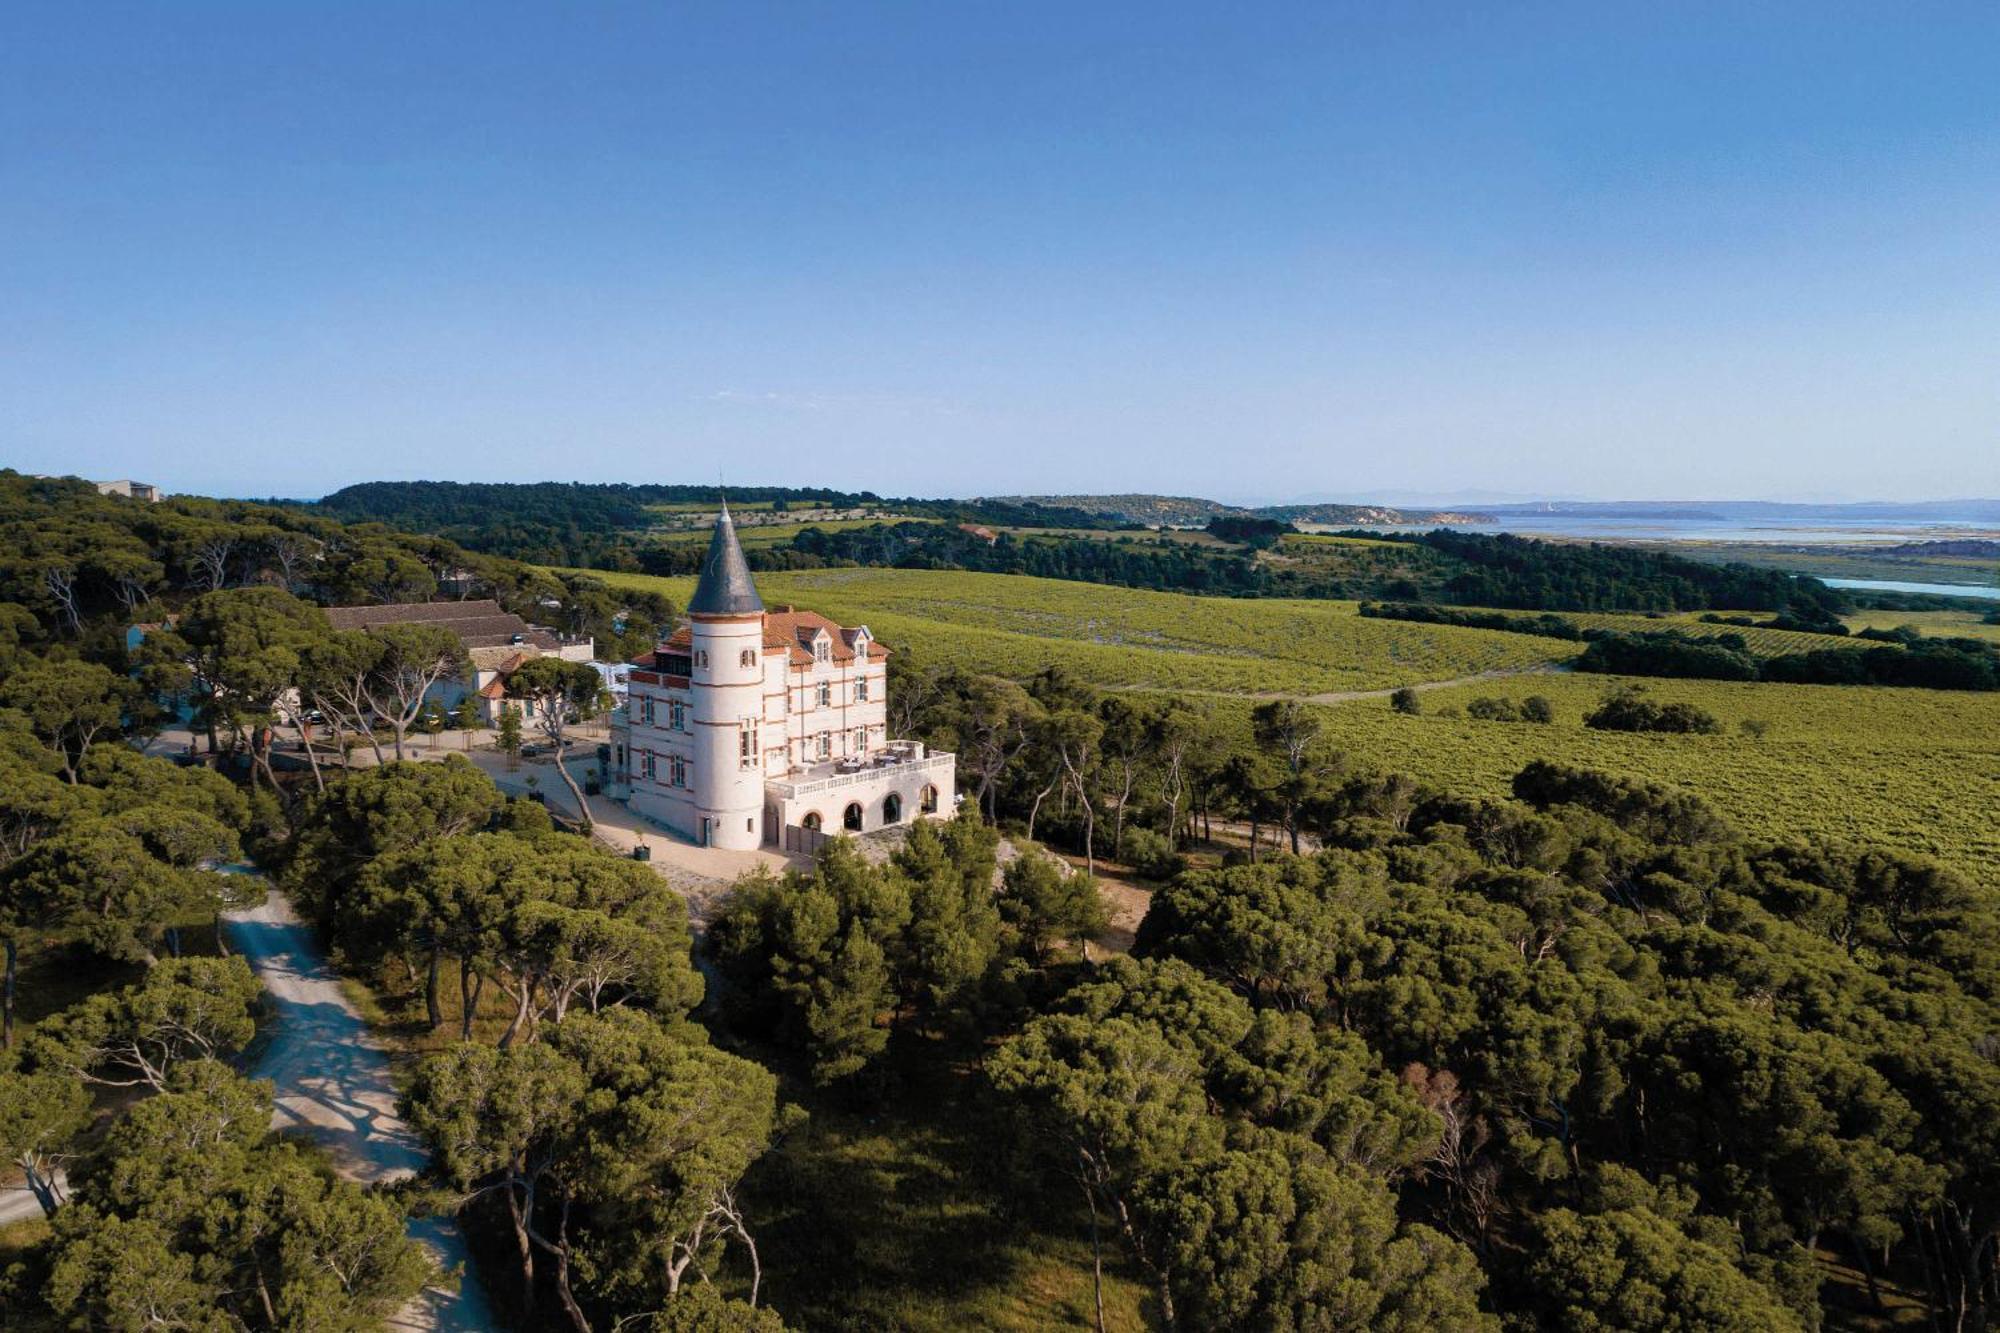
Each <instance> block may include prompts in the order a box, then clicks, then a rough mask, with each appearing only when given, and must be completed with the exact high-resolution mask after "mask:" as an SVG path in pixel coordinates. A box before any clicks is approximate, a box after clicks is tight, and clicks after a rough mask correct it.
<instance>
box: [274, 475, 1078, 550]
mask: <svg viewBox="0 0 2000 1333" xmlns="http://www.w3.org/2000/svg"><path fill="white" fill-rule="evenodd" d="M725 494H726V495H727V496H728V498H729V499H730V500H731V501H733V502H735V503H736V504H738V505H765V506H770V507H772V508H776V509H787V508H798V509H804V508H832V509H862V508H871V509H879V508H889V509H893V510H894V511H895V512H896V513H899V514H910V515H914V516H921V517H928V518H937V519H944V520H948V521H950V522H954V523H989V524H994V523H997V524H1026V525H1028V526H1032V527H1049V526H1060V527H1068V528H1108V527H1113V526H1116V522H1115V520H1112V519H1108V518H1105V517H1102V516H1100V515H1096V514H1088V513H1084V512H1083V511H1081V510H1077V509H1064V508H1058V507H1051V506H1045V505H1039V504H1034V503H1032V502H1029V501H1009V500H920V499H900V500H885V499H883V498H882V497H881V496H879V495H876V494H875V493H874V492H873V491H834V490H828V489H826V488H825V487H816V486H740V487H730V488H729V489H728V490H727V491H726V492H725V491H723V490H721V489H718V488H717V487H714V486H679V485H659V484H643V485H628V484H623V483H605V484H599V483H581V482H572V483H565V482H553V481H549V482H526V483H515V482H459V481H371V482H363V483H361V484H359V485H355V486H347V487H343V488H342V489H340V490H338V491H335V492H334V493H333V494H331V495H328V496H326V497H325V498H323V499H321V500H319V501H317V502H316V503H314V504H312V505H309V506H305V507H306V508H308V509H310V510H311V511H313V512H316V513H321V514H324V515H327V516H329V517H332V518H337V519H342V520H345V521H348V522H372V523H382V524H386V525H388V526H390V527H394V528H399V529H402V530H404V531H408V532H428V533H435V534H437V535H439V536H441V537H446V538H449V539H450V540H452V541H455V542H457V543H459V544H460V545H463V546H465V547H466V548H467V549H469V550H474V551H482V552H485V553H487V554H490V555H501V556H509V557H512V558H513V559H516V560H530V561H534V562H535V563H537V564H548V565H582V566H593V567H598V568H604V569H636V568H638V567H639V566H637V565H635V564H633V563H632V560H633V554H632V553H633V551H634V549H635V548H637V547H644V546H646V545H647V542H646V538H645V534H646V533H647V531H648V530H649V529H651V528H654V527H657V526H658V525H659V523H660V519H661V517H662V513H661V511H662V510H664V509H668V508H672V507H679V508H689V507H699V506H715V505H718V504H720V503H721V502H722V499H723V497H724V495H725Z"/></svg>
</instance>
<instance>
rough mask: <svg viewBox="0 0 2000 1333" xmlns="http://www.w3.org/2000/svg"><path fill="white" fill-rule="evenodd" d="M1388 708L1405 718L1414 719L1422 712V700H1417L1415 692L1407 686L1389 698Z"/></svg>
mask: <svg viewBox="0 0 2000 1333" xmlns="http://www.w3.org/2000/svg"><path fill="white" fill-rule="evenodd" d="M1389 707H1391V708H1393V709H1395V710H1396V711H1397V712H1399V713H1401V714H1403V715H1404V716H1405V717H1415V716H1416V715H1417V714H1419V713H1421V712H1423V711H1424V704H1423V700H1422V699H1420V698H1418V697H1417V692H1416V691H1415V690H1413V689H1411V688H1410V687H1409V686H1407V685H1405V686H1404V687H1403V688H1402V689H1400V690H1397V691H1396V692H1395V693H1394V694H1392V695H1390V696H1389Z"/></svg>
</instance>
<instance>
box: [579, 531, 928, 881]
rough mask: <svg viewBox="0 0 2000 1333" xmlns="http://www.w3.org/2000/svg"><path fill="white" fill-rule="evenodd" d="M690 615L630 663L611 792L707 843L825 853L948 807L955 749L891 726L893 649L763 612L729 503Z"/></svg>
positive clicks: (852, 633)
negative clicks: (840, 840)
mask: <svg viewBox="0 0 2000 1333" xmlns="http://www.w3.org/2000/svg"><path fill="white" fill-rule="evenodd" d="M688 621H689V623H688V624H687V625H686V626H685V627H683V628H681V629H680V630H678V631H677V632H676V633H675V634H674V636H673V637H672V638H670V639H668V640H667V641H666V642H665V643H663V644H661V645H660V646H659V647H658V648H657V649H655V650H654V651H653V652H652V653H650V654H648V655H647V656H646V657H644V658H641V659H640V660H638V661H636V662H633V663H632V664H631V668H630V670H629V672H628V673H627V678H626V680H627V684H626V689H627V696H626V701H625V706H624V707H623V708H622V709H620V710H618V711H617V712H616V713H614V714H613V715H612V724H611V763H610V765H609V766H608V768H609V780H610V785H611V795H613V796H615V797H617V798H618V799H620V800H623V801H625V802H626V803H627V804H628V805H630V806H631V808H632V809H633V810H635V811H637V812H638V813H640V814H642V815H645V816H646V817H648V818H650V819H653V820H656V821H658V822H659V823H661V824H664V825H666V826H667V827H668V828H670V829H673V830H674V831H675V832H677V833H681V834H683V835H685V836H686V837H688V838H690V839H692V840H693V841H694V842H695V843H697V844H699V845H701V846H704V847H725V848H731V849H736V850H749V849H754V848H757V847H762V846H766V845H776V846H780V847H782V848H784V849H785V850H786V851H807V852H809V851H813V850H815V849H817V848H818V846H819V844H820V842H821V841H822V840H824V839H825V838H827V837H831V836H836V835H838V834H841V833H859V832H865V831H868V830H872V829H879V828H886V827H889V826H890V825H894V824H900V823H904V822H906V821H908V820H912V819H919V818H923V817H925V816H929V815H949V814H950V813H951V812H952V810H953V808H954V805H955V802H956V800H957V789H956V771H957V766H956V760H955V759H954V757H953V756H951V755H949V754H934V753H929V752H927V751H926V750H925V748H924V746H923V745H922V744H920V743H918V742H916V741H898V740H891V739H890V738H889V734H888V730H889V728H888V660H889V650H888V649H886V648H884V647H883V646H882V645H881V644H879V643H877V642H875V638H874V636H873V635H871V634H870V633H869V632H868V627H867V626H866V625H859V626H855V627H853V628H848V627H846V626H842V625H837V624H835V623H834V622H833V621H831V620H828V619H827V618H826V617H825V616H821V615H816V614H814V613H813V612H810V611H799V610H795V609H794V608H792V607H789V606H781V607H776V608H773V609H771V610H766V609H765V607H764V603H763V600H762V599H761V598H760V597H758V595H757V589H756V586H755V585H754V584H753V583H752V582H751V579H750V567H749V565H748V564H747V563H745V561H744V559H743V548H742V547H741V546H740V545H739V544H738V542H737V540H736V528H735V525H734V523H733V522H732V521H731V519H730V516H729V510H728V508H727V507H725V508H724V509H723V511H722V513H721V514H720V515H718V516H717V518H716V522H715V535H714V536H713V538H711V539H710V542H709V548H708V556H707V558H706V559H704V560H703V562H702V567H701V578H700V581H699V583H698V584H697V585H696V587H695V594H694V598H693V600H692V601H691V602H689V604H688Z"/></svg>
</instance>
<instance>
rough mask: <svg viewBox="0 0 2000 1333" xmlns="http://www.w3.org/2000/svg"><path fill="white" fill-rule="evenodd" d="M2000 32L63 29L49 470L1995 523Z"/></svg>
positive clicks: (28, 148)
mask: <svg viewBox="0 0 2000 1333" xmlns="http://www.w3.org/2000/svg"><path fill="white" fill-rule="evenodd" d="M1996 70H2000V7H1995V6H1993V5H1991V4H1976V5H1975V4H1967V5H1962V6H1945V5H1939V6H1930V5H1924V4H1905V5H1894V6H1891V5H1881V4H1867V5H1847V4H1839V3H1814V4H1745V3H1736V4H1729V5H1716V6H1707V5H1701V4H1693V3H1688V4H1670V5H1661V4H1643V5H1642V4H1616V3H1594V4H1576V5H1523V4H1470V5H1429V4H1421V3H1411V4H1392V5H1383V4H1346V3H1331V2H1323V3H1316V4H1301V5H1279V4H1265V5H1221V4H1214V5H1206V6H1176V5H1166V4H1157V3H1155V4H1135V5H1115V6H1114V5H1076V4H1062V5H1046V6H1043V5H1032V4H1006V5H998V4H989V5H967V4H934V3H933V4H911V5H869V4H858V3H848V4H839V5H835V4H826V5H805V4H787V5H778V6H768V7H767V6H760V5H753V4H726V5H725V4H708V5H701V6H688V5H671V6H670V5H664V4H654V5H633V6H617V7H614V6H589V5H564V6H555V5H509V4H495V3H485V4H477V5H471V4H466V5H455V4H445V3H433V4H421V5H390V4H345V5H332V4H308V3H297V4H294V3H282V4H269V3H261V4H245V5H240V6H238V5H217V4H201V3H194V2H192V0H191V2H190V3H184V4H174V5H159V4H143V5H129V6H127V5H117V4H92V5H39V6H31V5H13V6H8V7H6V8H5V9H4V10H0V463H4V464H6V465H9V466H14V467H18V468H22V469H24V470H33V471H76V472H81V473H84V474H86V475H93V476H124V475H131V476H138V477H142V478H148V479H152V480H156V481H158V482H161V483H163V484H165V485H167V486H169V487H170V488H174V489H186V490H201V491H208V492H214V493H230V494H272V493H279V494H295V495H306V494H317V493H320V492H322V491H324V490H328V489H331V488H334V487H337V486H339V485H342V484H345V483H347V482H351V481H359V480H368V479H375V478H397V477H446V478H462V479H474V478H481V479H507V480H534V479H548V478H556V479H581V480H630V481H704V480H709V479H711V478H713V477H715V476H716V475H717V474H718V472H720V473H721V474H723V475H724V476H726V477H727V478H728V479H729V480H730V481H733V482H736V483H739V484H756V483H772V482H797V483H814V484H823V485H837V486H856V487H870V488H874V489H877V490H881V491H885V492H890V493H898V494H905V493H919V494H943V493H956V494H973V493H989V494H990V493H1002V492H1022V491H1026V492H1047V491H1136V490H1153V491H1167V492H1174V493H1192V494H1208V495H1215V496H1219V497H1223V498H1231V499H1244V498H1271V499H1277V498H1289V497H1294V496H1301V495H1316V494H1343V495H1366V494H1370V493H1377V492H1388V491H1408V490H1417V491H1424V492H1432V493H1450V492H1454V491H1475V490H1483V491H1495V490H1498V491H1509V492H1523V493H1541V494H1561V495H1594V496H1604V497H1675V496H1716V497H1785V498H1799V497H1809V498H1841V497H1845V498H1872V497H1889V498H1914V497H1926V496H1965V495H1973V494H1987V495H1992V494H2000V76H1996Z"/></svg>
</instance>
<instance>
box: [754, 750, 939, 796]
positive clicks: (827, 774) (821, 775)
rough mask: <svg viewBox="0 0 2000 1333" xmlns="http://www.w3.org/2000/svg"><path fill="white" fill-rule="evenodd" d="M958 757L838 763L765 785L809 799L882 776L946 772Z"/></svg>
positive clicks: (936, 755)
mask: <svg viewBox="0 0 2000 1333" xmlns="http://www.w3.org/2000/svg"><path fill="white" fill-rule="evenodd" d="M957 762H958V757H957V756H956V755H952V754H946V753H943V752H940V751H936V750H933V751H931V752H930V753H929V754H927V755H925V756H924V757H923V758H922V759H897V758H890V759H887V760H885V761H884V762H881V763H874V762H869V763H864V764H861V765H859V766H857V767H854V768H851V769H850V768H848V767H847V766H845V765H841V764H831V765H820V766H818V767H815V768H809V769H807V770H806V771H805V772H803V773H800V774H798V775H796V776H794V777H788V778H768V779H766V780H765V783H764V785H765V786H766V787H769V788H770V789H771V790H772V791H773V792H775V793H777V794H778V795H780V796H783V797H785V798H786V799H788V800H789V799H791V798H793V797H798V796H811V795H813V794H814V793H815V792H823V791H836V790H838V789H840V788H842V787H855V786H859V785H861V784H862V783H864V782H873V781H875V780H876V779H877V778H882V777H901V776H903V775H905V774H921V773H948V772H950V771H951V769H952V766H953V765H954V764H955V763H957Z"/></svg>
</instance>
